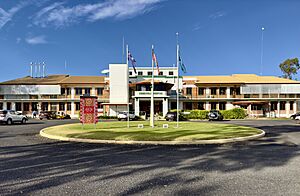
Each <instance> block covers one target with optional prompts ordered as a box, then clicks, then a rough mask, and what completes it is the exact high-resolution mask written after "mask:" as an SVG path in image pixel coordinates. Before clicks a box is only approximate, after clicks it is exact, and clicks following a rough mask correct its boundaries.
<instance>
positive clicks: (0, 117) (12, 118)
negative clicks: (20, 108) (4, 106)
mask: <svg viewBox="0 0 300 196" xmlns="http://www.w3.org/2000/svg"><path fill="white" fill-rule="evenodd" d="M27 120H28V118H27V117H26V116H25V115H22V114H21V113H19V112H16V111H14V110H1V111H0V122H2V123H6V124H8V125H11V124H13V123H15V122H20V123H22V124H25V123H26V122H27Z"/></svg>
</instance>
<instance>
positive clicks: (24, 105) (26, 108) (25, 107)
mask: <svg viewBox="0 0 300 196" xmlns="http://www.w3.org/2000/svg"><path fill="white" fill-rule="evenodd" d="M23 110H24V111H26V112H28V111H29V103H24V104H23Z"/></svg>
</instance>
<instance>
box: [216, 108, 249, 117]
mask: <svg viewBox="0 0 300 196" xmlns="http://www.w3.org/2000/svg"><path fill="white" fill-rule="evenodd" d="M220 112H221V114H222V115H223V117H224V119H244V118H246V116H247V112H246V110H244V109H242V108H234V109H231V110H221V111H220Z"/></svg>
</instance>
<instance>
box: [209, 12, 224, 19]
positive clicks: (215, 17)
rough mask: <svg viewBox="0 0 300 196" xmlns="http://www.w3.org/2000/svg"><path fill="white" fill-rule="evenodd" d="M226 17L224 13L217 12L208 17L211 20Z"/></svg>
mask: <svg viewBox="0 0 300 196" xmlns="http://www.w3.org/2000/svg"><path fill="white" fill-rule="evenodd" d="M226 15H227V13H226V12H224V11H219V12H215V13H213V14H211V15H209V18H211V19H218V18H221V17H223V16H226Z"/></svg>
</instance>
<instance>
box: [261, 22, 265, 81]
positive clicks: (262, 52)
mask: <svg viewBox="0 0 300 196" xmlns="http://www.w3.org/2000/svg"><path fill="white" fill-rule="evenodd" d="M264 31H265V28H264V27H262V28H261V48H260V75H261V76H262V74H263V56H264Z"/></svg>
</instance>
